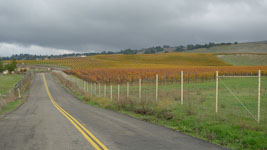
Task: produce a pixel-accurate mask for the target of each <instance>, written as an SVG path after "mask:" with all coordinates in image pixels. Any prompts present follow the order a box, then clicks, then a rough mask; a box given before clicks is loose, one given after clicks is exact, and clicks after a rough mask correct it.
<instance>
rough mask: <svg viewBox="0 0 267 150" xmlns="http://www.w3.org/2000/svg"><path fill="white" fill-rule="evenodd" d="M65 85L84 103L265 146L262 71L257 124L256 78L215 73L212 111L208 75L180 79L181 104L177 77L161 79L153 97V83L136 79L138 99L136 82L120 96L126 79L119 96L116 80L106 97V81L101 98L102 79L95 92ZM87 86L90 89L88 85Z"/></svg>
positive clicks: (229, 142) (266, 95) (225, 141)
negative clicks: (203, 78) (217, 77)
mask: <svg viewBox="0 0 267 150" xmlns="http://www.w3.org/2000/svg"><path fill="white" fill-rule="evenodd" d="M62 83H63V84H64V83H67V82H66V81H64V82H62ZM80 83H81V82H80ZM67 86H68V87H69V88H70V89H69V90H71V91H72V92H74V94H76V95H77V96H78V97H79V98H80V99H82V100H83V101H85V102H87V103H88V104H92V105H96V106H98V107H102V108H106V109H112V110H116V111H120V112H123V113H126V114H129V115H132V116H134V117H136V118H140V119H143V120H146V121H150V122H154V123H157V124H161V125H164V126H167V127H169V128H172V129H175V130H179V131H183V132H185V133H187V134H191V135H193V136H196V137H199V138H202V139H205V140H208V141H211V142H214V143H217V144H220V145H223V146H226V147H229V148H232V149H266V148H267V143H266V142H265V141H266V140H267V110H266V108H267V77H263V78H262V89H261V93H262V95H261V108H262V109H261V123H260V124H258V123H257V121H255V117H256V116H257V78H227V79H220V80H219V103H218V106H219V108H218V113H217V114H216V113H215V81H214V80H208V81H204V82H201V81H199V82H185V83H184V94H185V95H184V104H183V105H181V102H180V96H181V95H180V87H181V85H180V82H176V83H173V82H161V83H160V85H159V101H158V102H155V83H153V82H150V81H147V82H144V83H143V85H142V98H141V101H140V99H139V95H138V93H139V87H138V83H132V84H130V93H129V98H127V97H126V93H127V92H126V85H125V84H122V85H120V99H118V96H117V95H118V86H117V85H113V90H112V91H113V92H112V93H113V94H112V95H113V98H112V101H111V100H110V99H109V97H110V86H107V87H106V91H107V93H106V98H103V96H104V86H103V85H101V86H100V93H99V85H96V87H94V86H93V88H92V92H93V93H95V94H93V96H90V95H88V94H85V95H84V94H82V93H79V92H77V87H75V86H74V87H73V86H70V84H67ZM225 86H226V87H228V88H229V89H230V90H231V91H232V92H233V93H234V95H235V96H236V97H237V98H238V99H239V100H240V102H241V103H242V104H243V105H241V104H240V102H239V101H238V100H236V99H235V97H234V96H233V95H232V94H231V93H230V92H229V91H228V90H227V88H226V87H225ZM72 87H73V88H72ZM80 88H81V89H83V84H80ZM88 91H89V93H90V91H91V87H90V86H89V89H88ZM99 95H100V96H99ZM244 107H246V108H247V109H248V111H247V110H246V109H245V108H244ZM249 112H250V113H251V114H252V116H251V114H250V113H249Z"/></svg>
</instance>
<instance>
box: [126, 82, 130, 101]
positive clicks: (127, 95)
mask: <svg viewBox="0 0 267 150" xmlns="http://www.w3.org/2000/svg"><path fill="white" fill-rule="evenodd" d="M129 88H130V87H129V82H127V94H126V97H127V99H128V98H129Z"/></svg>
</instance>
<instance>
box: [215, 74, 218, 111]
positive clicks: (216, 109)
mask: <svg viewBox="0 0 267 150" xmlns="http://www.w3.org/2000/svg"><path fill="white" fill-rule="evenodd" d="M218 88H219V73H218V71H216V105H215V112H216V113H218Z"/></svg>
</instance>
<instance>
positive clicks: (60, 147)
mask: <svg viewBox="0 0 267 150" xmlns="http://www.w3.org/2000/svg"><path fill="white" fill-rule="evenodd" d="M0 149H1V150H98V149H99V150H106V149H110V150H196V149H197V150H216V149H223V148H222V147H219V146H217V145H214V144H211V143H208V142H206V141H202V140H199V139H196V138H193V137H191V136H188V135H185V134H183V133H179V132H175V131H172V130H170V129H167V128H164V127H161V126H157V125H154V124H150V123H147V122H144V121H141V120H137V119H134V118H132V117H129V116H127V115H123V114H119V113H116V112H113V111H109V110H104V109H100V108H96V107H93V106H90V105H87V104H85V103H83V102H81V101H79V100H78V99H76V98H75V97H74V96H72V95H71V94H69V93H68V92H67V91H66V90H65V89H64V88H63V87H62V86H61V85H59V84H58V83H57V82H56V81H55V80H54V79H53V78H52V76H51V75H50V74H45V77H43V74H36V76H35V78H34V79H33V83H32V86H31V89H30V94H29V97H28V99H27V101H26V102H25V104H23V105H22V106H21V107H20V108H19V109H17V110H16V111H14V112H12V113H10V114H8V115H7V116H5V117H2V118H1V119H0Z"/></svg>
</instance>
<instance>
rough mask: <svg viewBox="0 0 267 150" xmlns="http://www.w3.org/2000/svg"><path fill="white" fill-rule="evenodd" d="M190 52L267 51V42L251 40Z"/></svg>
mask: <svg viewBox="0 0 267 150" xmlns="http://www.w3.org/2000/svg"><path fill="white" fill-rule="evenodd" d="M186 52H188V53H267V42H266V41H264V42H249V43H239V44H231V45H221V46H214V47H211V48H201V49H195V50H192V51H186Z"/></svg>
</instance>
